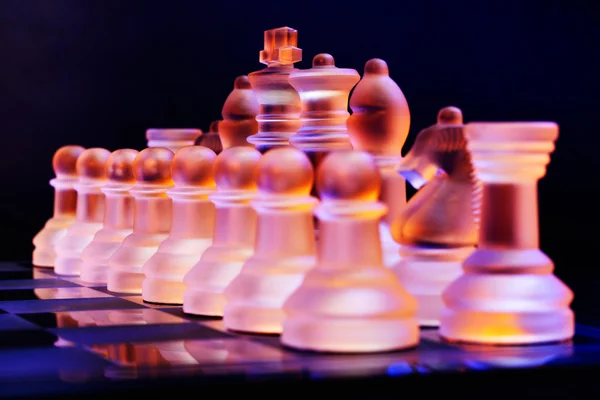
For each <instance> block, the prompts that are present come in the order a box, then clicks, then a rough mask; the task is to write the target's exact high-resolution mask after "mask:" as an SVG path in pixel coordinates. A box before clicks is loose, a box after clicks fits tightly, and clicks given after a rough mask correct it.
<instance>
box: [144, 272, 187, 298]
mask: <svg viewBox="0 0 600 400" xmlns="http://www.w3.org/2000/svg"><path fill="white" fill-rule="evenodd" d="M184 293H185V284H184V283H183V281H181V282H179V281H177V282H176V281H167V280H163V279H152V278H148V277H146V278H145V279H144V281H143V283H142V298H143V299H144V301H147V302H150V303H159V304H172V305H181V304H183V294H184Z"/></svg>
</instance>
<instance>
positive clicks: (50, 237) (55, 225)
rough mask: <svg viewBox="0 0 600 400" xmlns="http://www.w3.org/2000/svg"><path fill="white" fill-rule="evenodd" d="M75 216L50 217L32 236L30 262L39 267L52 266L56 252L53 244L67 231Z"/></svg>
mask: <svg viewBox="0 0 600 400" xmlns="http://www.w3.org/2000/svg"><path fill="white" fill-rule="evenodd" d="M74 222H75V218H55V217H53V218H50V219H49V220H48V221H47V222H46V224H45V225H44V227H43V228H42V230H41V231H40V232H39V233H38V234H37V235H35V237H34V238H33V245H34V246H35V248H34V250H33V257H32V263H33V265H34V266H36V267H40V268H54V263H55V260H56V253H55V251H54V246H55V245H56V243H58V242H59V241H60V239H62V237H63V236H64V235H65V234H66V233H67V229H68V228H69V226H71V225H72V224H73V223H74Z"/></svg>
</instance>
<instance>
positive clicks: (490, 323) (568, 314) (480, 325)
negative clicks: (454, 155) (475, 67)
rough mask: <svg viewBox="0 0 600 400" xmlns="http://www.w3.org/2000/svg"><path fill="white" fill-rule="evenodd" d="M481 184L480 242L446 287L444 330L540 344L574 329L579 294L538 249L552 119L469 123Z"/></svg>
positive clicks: (485, 339) (482, 339)
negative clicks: (542, 183)
mask: <svg viewBox="0 0 600 400" xmlns="http://www.w3.org/2000/svg"><path fill="white" fill-rule="evenodd" d="M465 134H466V138H467V149H468V150H469V151H470V153H471V157H472V160H473V165H474V167H475V172H476V174H477V178H478V179H479V180H480V181H481V182H482V184H483V198H482V205H481V222H480V223H481V226H480V229H479V240H478V248H477V249H476V250H475V251H474V252H473V253H471V255H470V256H469V257H468V258H467V259H466V260H465V262H464V264H463V269H464V273H463V275H461V276H460V277H459V278H458V279H456V280H455V281H454V282H452V283H451V284H450V286H449V287H448V288H447V289H446V290H445V291H444V294H443V300H444V305H445V308H444V309H443V310H442V314H441V324H440V335H441V336H442V337H443V338H445V339H447V340H450V341H459V342H474V343H481V344H500V345H515V344H535V343H544V342H552V341H561V340H567V339H570V338H572V337H573V334H574V316H573V312H572V311H571V309H570V308H569V305H570V303H571V301H572V300H573V293H572V292H571V290H570V289H569V288H568V287H567V286H565V284H564V283H562V282H561V281H560V280H559V279H558V278H557V277H556V276H555V275H554V274H553V270H554V264H553V263H552V260H550V259H549V258H548V256H546V255H545V254H544V253H542V252H541V251H540V250H539V226H538V204H537V181H538V180H539V179H541V178H542V177H543V176H544V175H545V174H546V166H547V164H548V163H549V162H550V153H551V152H552V151H553V150H554V143H555V141H556V139H557V137H558V126H557V125H556V124H555V123H552V122H513V123H510V122H506V123H505V122H497V123H469V124H467V125H465Z"/></svg>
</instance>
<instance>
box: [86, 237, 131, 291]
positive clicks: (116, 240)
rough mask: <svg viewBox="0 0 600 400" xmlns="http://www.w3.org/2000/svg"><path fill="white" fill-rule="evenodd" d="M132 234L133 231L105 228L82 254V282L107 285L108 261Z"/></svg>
mask: <svg viewBox="0 0 600 400" xmlns="http://www.w3.org/2000/svg"><path fill="white" fill-rule="evenodd" d="M130 234H131V229H124V230H116V229H107V228H103V229H101V230H100V231H98V233H96V236H94V239H93V240H92V242H91V243H90V244H89V245H88V246H87V247H86V248H85V249H84V250H83V252H82V253H81V260H82V263H81V280H82V281H83V282H87V283H98V284H106V283H107V281H108V260H109V259H110V257H112V255H113V254H115V252H116V251H117V250H118V249H119V247H120V246H121V243H122V242H123V240H125V238H126V237H127V236H129V235H130Z"/></svg>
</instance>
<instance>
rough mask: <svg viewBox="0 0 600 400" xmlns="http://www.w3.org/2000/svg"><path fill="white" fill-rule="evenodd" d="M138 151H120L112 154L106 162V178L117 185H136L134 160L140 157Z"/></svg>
mask: <svg viewBox="0 0 600 400" xmlns="http://www.w3.org/2000/svg"><path fill="white" fill-rule="evenodd" d="M138 153H139V152H138V151H137V150H133V149H119V150H115V151H113V152H112V153H110V156H109V157H108V160H106V176H107V178H108V180H109V181H112V182H117V183H131V184H133V183H135V176H134V175H133V160H135V157H136V156H137V155H138Z"/></svg>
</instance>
